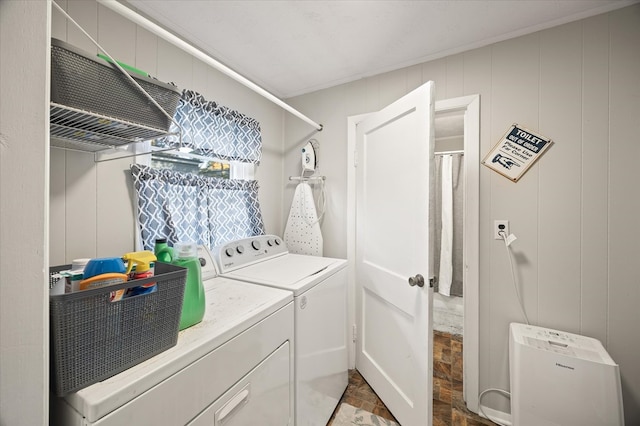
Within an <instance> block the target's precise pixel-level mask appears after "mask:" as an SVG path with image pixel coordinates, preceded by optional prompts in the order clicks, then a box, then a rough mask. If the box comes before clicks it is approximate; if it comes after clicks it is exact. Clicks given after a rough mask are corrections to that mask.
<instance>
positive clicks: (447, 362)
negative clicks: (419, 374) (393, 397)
mask: <svg viewBox="0 0 640 426" xmlns="http://www.w3.org/2000/svg"><path fill="white" fill-rule="evenodd" d="M462 378H463V375H462V336H459V335H451V334H449V333H445V332H440V331H434V333H433V426H495V423H493V422H491V421H489V420H487V419H484V418H482V417H480V416H478V415H476V414H475V413H472V412H471V411H469V410H467V407H466V405H465V403H464V400H463V398H462ZM342 402H346V403H347V404H350V405H353V406H354V407H358V408H362V409H364V410H367V411H370V412H372V413H374V414H377V415H378V416H380V417H383V418H385V419H390V420H393V421H395V422H397V420H396V419H395V418H394V417H393V415H392V414H391V413H390V412H389V410H388V409H387V407H385V405H384V403H383V402H382V401H381V400H380V398H378V396H377V395H376V394H375V392H374V391H373V390H372V389H371V387H369V385H368V384H367V382H366V381H365V380H364V378H363V377H362V376H361V375H360V373H358V371H357V370H350V371H349V385H348V386H347V390H346V391H345V392H344V395H343V396H342V399H341V401H340V403H342ZM339 406H340V404H338V407H339ZM338 407H336V412H337V411H338ZM334 415H335V412H334ZM332 420H333V416H332V417H331V419H330V420H329V423H328V424H327V426H330V425H331V422H332ZM405 426H414V425H405ZM415 426H420V425H415Z"/></svg>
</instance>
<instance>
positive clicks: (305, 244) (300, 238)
mask: <svg viewBox="0 0 640 426" xmlns="http://www.w3.org/2000/svg"><path fill="white" fill-rule="evenodd" d="M284 242H285V243H286V244H287V248H288V249H289V252H290V253H295V254H306V255H311V256H322V245H323V244H322V232H321V231H320V223H319V220H318V215H317V212H316V206H315V202H314V200H313V191H312V190H311V186H310V185H309V184H308V183H306V182H301V183H299V184H298V186H296V192H295V193H294V194H293V201H292V202H291V211H290V212H289V218H288V219H287V226H286V227H285V230H284Z"/></svg>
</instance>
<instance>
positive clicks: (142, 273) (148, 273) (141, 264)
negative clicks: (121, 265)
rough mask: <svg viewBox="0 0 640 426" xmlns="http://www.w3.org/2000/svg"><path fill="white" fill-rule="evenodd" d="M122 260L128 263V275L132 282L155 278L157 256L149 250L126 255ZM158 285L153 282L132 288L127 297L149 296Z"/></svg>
mask: <svg viewBox="0 0 640 426" xmlns="http://www.w3.org/2000/svg"><path fill="white" fill-rule="evenodd" d="M122 259H123V260H124V261H125V262H127V272H126V273H127V274H129V276H130V277H131V279H132V280H138V279H143V278H149V277H152V276H153V271H154V266H155V261H156V255H155V254H153V253H152V252H150V251H149V250H143V251H134V252H131V253H126V254H125V255H124V256H122ZM155 284H156V283H154V282H151V283H149V284H145V285H143V286H138V287H132V288H131V289H129V290H128V291H127V293H126V295H125V296H126V297H130V296H137V295H139V294H147V293H152V292H154V291H156V286H155Z"/></svg>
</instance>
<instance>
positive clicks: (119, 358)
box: [49, 263, 187, 396]
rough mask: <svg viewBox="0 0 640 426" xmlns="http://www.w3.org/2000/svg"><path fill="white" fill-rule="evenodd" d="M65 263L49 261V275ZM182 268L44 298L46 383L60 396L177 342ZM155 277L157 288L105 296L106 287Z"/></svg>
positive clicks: (116, 287) (122, 286) (135, 283)
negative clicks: (136, 294) (47, 326)
mask: <svg viewBox="0 0 640 426" xmlns="http://www.w3.org/2000/svg"><path fill="white" fill-rule="evenodd" d="M70 266H71V265H65V266H58V267H53V268H51V270H50V273H51V275H55V274H57V273H58V272H60V271H64V270H68V269H69V268H70ZM186 272H187V271H186V270H185V269H184V268H179V267H177V266H174V265H170V264H164V263H161V264H158V265H157V266H156V275H155V276H153V277H151V278H145V279H140V280H135V281H128V282H126V283H122V284H116V285H113V286H107V287H99V288H94V289H90V290H85V291H79V292H75V293H67V294H61V295H57V296H51V297H50V298H49V318H50V328H51V339H50V344H51V351H50V353H51V378H52V380H51V386H52V389H53V390H54V392H55V393H56V395H58V396H63V395H65V394H68V393H70V392H74V391H77V390H79V389H82V388H84V387H86V386H89V385H91V384H93V383H96V382H99V381H102V380H105V379H107V378H109V377H111V376H113V375H115V374H117V373H119V372H121V371H124V370H126V369H128V368H130V367H133V366H134V365H136V364H139V363H140V362H142V361H145V360H147V359H149V358H151V357H152V356H154V355H156V354H159V353H160V352H163V351H165V350H167V349H169V348H170V347H172V346H175V344H176V343H177V342H178V325H179V323H180V312H181V310H182V299H183V295H184V287H185V278H186ZM151 281H153V282H155V283H156V285H157V288H158V291H156V292H154V293H150V294H144V295H141V296H139V297H131V298H124V299H122V300H120V301H111V292H112V291H118V290H122V289H126V288H128V287H130V286H141V285H144V284H147V283H149V282H151Z"/></svg>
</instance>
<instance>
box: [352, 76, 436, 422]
mask: <svg viewBox="0 0 640 426" xmlns="http://www.w3.org/2000/svg"><path fill="white" fill-rule="evenodd" d="M433 90H434V84H433V82H428V83H426V84H424V85H423V86H421V87H419V88H418V89H416V90H414V91H413V92H411V93H409V94H408V95H406V96H404V97H403V98H402V99H400V100H398V101H396V102H394V103H393V104H391V105H389V106H387V107H386V108H384V109H382V110H381V111H379V112H377V113H373V114H370V115H369V116H367V118H365V119H364V120H363V121H361V122H360V123H358V125H357V131H356V159H357V163H356V248H355V250H356V323H357V329H358V339H357V344H356V368H357V369H358V370H359V371H360V373H361V374H362V375H363V376H364V378H365V379H366V380H367V382H368V383H369V384H370V385H371V387H372V388H373V389H374V391H375V392H376V393H377V394H378V396H379V397H380V398H381V399H382V400H383V401H384V403H385V405H386V406H387V408H389V410H390V411H391V412H392V413H393V415H394V416H395V417H396V419H397V420H398V421H399V422H400V423H401V424H402V425H403V426H424V425H431V421H432V419H431V418H432V414H431V412H432V387H433V383H432V381H433V379H432V370H433V367H432V359H433V354H432V352H433V336H432V326H431V316H432V315H431V304H432V297H433V290H432V289H431V288H430V286H429V279H428V278H429V276H430V273H431V265H432V261H430V259H431V251H432V250H431V246H430V244H431V243H430V242H431V241H433V239H432V238H430V229H432V226H430V217H432V216H433V215H430V214H429V209H430V206H431V205H432V203H431V202H430V199H431V198H432V194H433V191H432V188H431V185H430V183H431V182H433V179H431V175H432V174H433V167H432V162H433V160H432V159H433V143H434V127H433V113H434V101H433ZM419 276H422V277H423V278H424V285H423V286H421V283H418V284H417V285H416V282H418V281H419V278H420V277H419ZM410 282H411V283H410ZM412 284H413V285H412Z"/></svg>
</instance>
